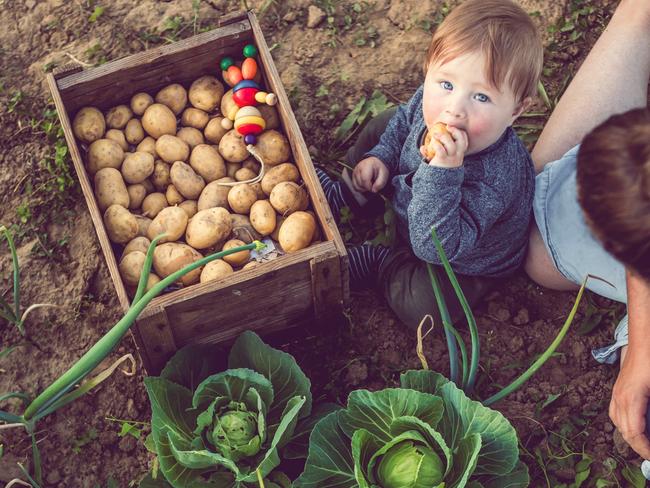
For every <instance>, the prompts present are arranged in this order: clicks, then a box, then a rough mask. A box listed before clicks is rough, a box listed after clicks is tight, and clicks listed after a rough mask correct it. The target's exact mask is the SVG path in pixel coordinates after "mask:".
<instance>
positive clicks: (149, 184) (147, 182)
mask: <svg viewBox="0 0 650 488" xmlns="http://www.w3.org/2000/svg"><path fill="white" fill-rule="evenodd" d="M139 184H140V185H142V186H144V189H145V190H147V195H149V193H153V192H155V191H156V189H155V188H154V186H153V183H152V182H151V180H150V179H149V178H147V179H146V180H144V181H143V182H142V183H139Z"/></svg>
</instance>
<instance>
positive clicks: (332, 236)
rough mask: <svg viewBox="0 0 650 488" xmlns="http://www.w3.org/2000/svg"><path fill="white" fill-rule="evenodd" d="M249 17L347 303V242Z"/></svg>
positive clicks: (259, 31) (252, 17)
mask: <svg viewBox="0 0 650 488" xmlns="http://www.w3.org/2000/svg"><path fill="white" fill-rule="evenodd" d="M248 16H249V19H250V23H251V27H252V29H253V35H254V37H255V43H256V45H257V49H258V52H259V58H260V61H261V65H262V69H263V71H264V74H265V80H266V82H267V87H268V89H269V91H271V92H273V93H275V95H276V96H277V98H278V104H277V108H278V113H279V115H280V118H281V119H282V121H283V126H284V132H285V134H286V136H287V139H288V140H289V144H290V145H291V150H292V152H293V155H294V158H295V162H296V165H297V166H298V168H299V170H300V174H301V176H302V179H303V181H304V183H305V185H306V186H307V188H308V189H309V194H310V198H311V202H312V206H313V208H314V211H315V213H316V215H317V217H318V220H319V222H320V224H321V227H322V229H323V231H324V233H325V237H326V238H327V240H329V241H332V242H334V244H335V245H336V249H337V251H338V254H339V256H341V261H342V266H341V278H342V282H341V285H342V287H343V300H344V302H346V303H347V302H348V301H349V297H350V289H349V269H348V255H347V251H346V249H345V244H344V243H343V239H342V238H341V234H340V232H339V231H338V227H337V225H336V221H335V220H334V217H333V216H332V212H331V210H330V208H329V204H328V203H327V199H326V198H325V194H324V193H323V189H322V188H321V186H320V183H319V181H318V177H317V176H316V172H315V171H314V164H313V162H312V160H311V156H310V155H309V151H308V150H307V145H306V144H305V140H304V138H303V137H302V132H301V131H300V127H299V126H298V122H297V121H296V117H295V116H294V114H293V111H292V110H291V104H290V103H289V97H288V96H287V94H286V92H285V90H284V86H283V85H282V82H281V78H280V75H279V73H278V71H277V69H276V67H275V64H274V63H273V57H272V56H271V52H270V51H269V49H268V46H267V44H266V40H265V39H264V34H263V33H262V29H261V28H260V25H259V23H258V22H257V18H256V17H255V14H254V13H253V12H252V11H251V12H249V13H248Z"/></svg>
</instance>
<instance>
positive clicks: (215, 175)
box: [73, 76, 320, 293]
mask: <svg viewBox="0 0 650 488" xmlns="http://www.w3.org/2000/svg"><path fill="white" fill-rule="evenodd" d="M233 106H234V107H233ZM258 108H259V109H260V111H261V112H262V116H263V117H264V119H265V121H266V130H265V131H264V132H263V133H262V134H261V135H260V136H258V140H257V143H256V144H255V151H256V153H257V154H258V155H259V156H260V157H261V158H262V159H263V161H264V163H265V173H264V175H263V177H262V178H261V179H260V178H256V177H258V175H259V174H260V169H261V165H260V163H259V162H258V161H257V160H256V159H255V158H253V157H251V154H250V153H249V151H248V150H247V149H246V145H245V143H244V140H243V137H242V136H241V135H240V134H238V133H237V132H236V131H235V130H226V129H224V128H223V126H222V124H221V121H222V119H223V116H222V115H221V114H225V113H229V112H230V111H232V110H234V109H236V105H234V102H233V100H232V90H229V91H227V92H226V93H224V85H223V84H222V83H221V82H220V81H219V80H218V79H217V78H215V77H213V76H203V77H201V78H199V79H197V80H195V81H194V82H193V83H192V85H191V86H190V87H189V90H187V89H185V88H184V87H183V86H182V85H180V84H177V83H175V84H171V85H169V86H166V87H164V88H162V89H161V90H160V91H159V92H158V93H157V94H155V96H153V97H152V96H151V95H150V94H148V93H136V94H135V95H133V96H132V97H131V100H130V103H129V104H128V105H126V104H124V105H118V106H116V107H113V108H111V109H110V110H108V111H107V112H106V113H102V112H101V111H100V110H98V109H97V108H95V107H84V108H82V109H80V110H79V111H78V112H77V114H76V115H75V117H74V121H73V131H74V134H75V136H76V137H77V139H78V141H79V142H80V143H81V147H82V148H83V149H85V164H86V169H87V171H88V174H89V176H90V178H91V180H92V181H93V183H94V190H95V196H96V199H97V204H98V206H99V209H100V210H101V212H103V218H104V223H105V226H106V230H107V233H108V236H109V238H110V240H111V241H112V242H114V243H116V244H119V245H122V246H124V249H123V252H122V256H121V259H120V263H119V270H120V273H121V276H122V279H123V280H124V282H125V284H126V286H127V290H129V292H131V293H132V292H133V290H134V289H135V287H136V286H137V283H138V280H139V278H140V274H141V272H142V268H143V265H144V259H145V254H146V251H147V248H148V246H149V243H150V241H151V239H153V238H154V237H156V236H157V235H159V234H162V233H163V232H164V233H166V234H167V236H166V237H165V238H164V239H162V240H161V241H160V242H159V244H158V246H157V247H156V250H155V252H154V259H153V268H154V271H155V273H153V272H152V274H151V276H150V278H149V283H148V288H150V287H151V286H153V285H154V284H155V283H157V282H159V281H160V279H161V278H164V277H166V276H168V275H170V274H171V273H173V272H175V271H177V270H178V269H180V268H182V267H184V266H186V265H188V264H190V263H192V262H194V261H196V260H198V259H200V258H201V257H203V256H204V255H208V254H211V253H214V252H218V251H220V250H222V249H229V248H231V247H235V246H240V245H243V244H245V243H250V242H252V241H253V240H256V239H262V238H263V237H265V236H271V238H272V239H273V240H274V241H277V242H278V243H279V244H280V247H281V248H282V250H284V251H285V252H294V251H297V250H299V249H303V248H305V247H307V246H309V245H310V244H311V243H313V242H315V241H317V240H318V239H319V238H320V233H319V230H318V226H317V224H316V220H315V217H314V214H313V212H311V211H308V210H307V209H308V206H309V197H308V194H307V192H306V190H305V188H304V187H303V186H302V185H301V180H300V173H299V171H298V168H297V167H296V166H295V165H294V164H292V163H291V162H290V156H291V152H290V146H289V143H288V141H287V139H286V137H285V136H284V135H283V134H282V133H281V132H280V131H279V126H280V124H279V119H278V115H277V112H276V109H275V107H270V106H260V107H258ZM256 180H257V181H256ZM255 265H256V261H251V260H250V253H249V252H248V251H242V252H238V253H235V254H231V255H229V256H226V257H224V258H223V259H222V260H216V261H212V262H211V263H209V264H208V265H206V266H204V267H202V268H199V269H197V270H195V271H193V272H191V273H189V274H187V275H185V276H184V277H183V278H182V279H181V280H180V284H181V285H183V286H188V285H192V284H194V283H198V282H205V281H209V280H215V279H221V278H223V277H225V276H227V275H229V274H232V273H233V272H235V270H237V269H246V268H249V267H252V266H255Z"/></svg>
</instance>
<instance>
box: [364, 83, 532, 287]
mask: <svg viewBox="0 0 650 488" xmlns="http://www.w3.org/2000/svg"><path fill="white" fill-rule="evenodd" d="M422 92H423V89H422V87H420V88H419V89H418V90H417V91H416V92H415V94H414V95H413V97H412V98H411V100H409V102H408V103H407V104H406V105H402V106H400V107H399V108H398V110H397V112H396V113H395V115H394V116H393V117H392V118H391V120H390V122H389V123H388V126H387V127H386V130H385V132H384V133H383V135H382V136H381V139H380V141H379V144H377V145H376V146H375V147H374V148H373V149H372V150H371V151H370V152H369V153H368V154H367V155H368V156H376V157H377V158H379V159H380V160H382V161H383V162H384V163H385V164H386V166H388V169H389V171H390V178H391V183H392V185H393V187H394V190H395V193H394V196H393V208H394V209H395V212H396V214H397V216H398V229H399V231H400V233H401V235H402V236H403V237H404V238H405V239H406V240H408V242H410V244H411V247H412V249H413V252H414V254H415V255H416V256H417V257H418V258H420V259H422V260H424V261H427V262H430V263H434V264H440V259H439V257H438V254H437V252H436V248H435V246H434V244H433V240H432V239H431V227H432V226H435V229H436V233H437V235H438V237H439V239H440V241H441V242H442V246H443V248H444V250H445V253H446V254H447V257H448V258H449V261H450V262H451V264H452V267H453V268H454V271H456V272H458V273H461V274H466V275H474V276H476V275H480V276H492V277H501V276H507V275H509V274H511V273H513V272H514V271H515V270H516V269H517V268H518V267H519V266H521V264H522V263H523V260H524V256H525V252H526V244H527V242H528V226H529V223H530V220H531V216H532V202H533V193H534V190H535V171H534V167H533V162H532V159H531V157H530V154H529V153H528V151H527V150H526V148H525V147H524V145H523V144H522V142H521V141H520V140H519V138H518V137H517V135H516V134H515V132H514V130H513V129H512V127H509V128H508V129H506V131H505V132H504V133H503V135H502V136H501V137H500V138H499V140H498V141H496V142H495V143H494V144H492V145H491V146H489V147H487V148H486V149H484V150H483V151H481V152H479V153H476V154H472V155H470V156H465V160H464V162H463V164H462V166H460V167H458V168H440V167H436V166H430V165H429V164H427V161H426V160H425V159H424V158H423V157H422V155H421V154H420V146H421V145H422V141H423V138H424V134H425V132H426V126H425V123H424V118H423V114H422Z"/></svg>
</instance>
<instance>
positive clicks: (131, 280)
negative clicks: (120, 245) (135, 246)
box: [118, 241, 147, 286]
mask: <svg viewBox="0 0 650 488" xmlns="http://www.w3.org/2000/svg"><path fill="white" fill-rule="evenodd" d="M131 242H132V241H131ZM146 257H147V256H146V254H145V253H144V252H142V251H132V252H130V253H128V254H124V256H122V259H121V260H120V264H119V265H118V269H119V270H120V276H121V277H122V280H124V283H125V284H127V285H131V286H137V285H138V282H139V281H140V275H141V274H142V269H143V268H144V260H145V259H146Z"/></svg>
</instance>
